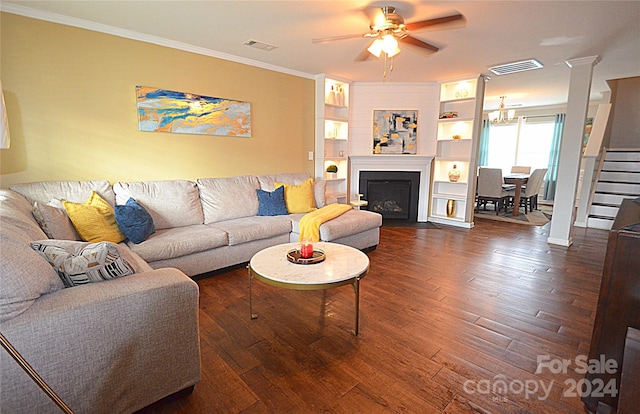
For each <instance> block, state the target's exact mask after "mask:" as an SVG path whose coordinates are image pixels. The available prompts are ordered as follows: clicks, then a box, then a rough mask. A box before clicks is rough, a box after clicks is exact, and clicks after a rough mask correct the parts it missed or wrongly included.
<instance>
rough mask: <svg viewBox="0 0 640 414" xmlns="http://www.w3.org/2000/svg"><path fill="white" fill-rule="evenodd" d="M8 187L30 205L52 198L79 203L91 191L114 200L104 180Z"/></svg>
mask: <svg viewBox="0 0 640 414" xmlns="http://www.w3.org/2000/svg"><path fill="white" fill-rule="evenodd" d="M10 188H11V189H12V190H14V191H17V192H18V193H20V194H22V195H24V196H25V197H26V198H27V200H29V203H30V204H31V205H33V203H34V202H36V201H39V202H41V203H45V204H47V203H48V202H49V201H50V200H51V199H52V198H57V199H59V200H68V201H73V202H76V203H81V202H84V201H85V200H86V199H87V198H89V197H90V196H91V192H92V191H95V192H97V193H98V194H100V197H102V198H104V199H105V200H106V201H107V202H108V203H109V204H111V205H114V204H115V202H116V198H115V195H114V194H113V190H112V189H111V184H109V181H106V180H95V181H42V182H35V183H24V184H15V185H12V186H11V187H10Z"/></svg>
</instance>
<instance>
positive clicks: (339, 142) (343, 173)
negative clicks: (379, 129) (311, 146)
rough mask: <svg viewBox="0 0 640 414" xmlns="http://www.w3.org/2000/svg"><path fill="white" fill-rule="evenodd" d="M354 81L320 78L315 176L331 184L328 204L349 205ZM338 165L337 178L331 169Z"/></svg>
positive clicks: (328, 184) (317, 101)
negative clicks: (351, 100) (351, 107)
mask: <svg viewBox="0 0 640 414" xmlns="http://www.w3.org/2000/svg"><path fill="white" fill-rule="evenodd" d="M349 88H350V81H347V80H344V79H338V78H334V77H329V76H326V75H318V76H317V77H316V143H315V164H314V165H315V168H314V169H315V176H316V179H323V180H326V181H327V189H326V192H325V195H326V200H325V201H326V202H339V203H348V201H349V200H348V196H347V190H348V180H347V177H348V175H349ZM332 164H333V165H336V166H337V167H338V172H337V173H336V175H335V178H334V177H333V176H331V177H330V176H328V175H327V173H326V170H327V167H328V166H330V165H332Z"/></svg>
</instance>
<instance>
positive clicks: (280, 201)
mask: <svg viewBox="0 0 640 414" xmlns="http://www.w3.org/2000/svg"><path fill="white" fill-rule="evenodd" d="M256 194H257V195H258V204H259V206H258V215H259V216H283V215H287V214H289V211H287V205H286V204H285V202H284V187H279V188H276V189H275V190H273V191H266V190H260V189H258V190H256Z"/></svg>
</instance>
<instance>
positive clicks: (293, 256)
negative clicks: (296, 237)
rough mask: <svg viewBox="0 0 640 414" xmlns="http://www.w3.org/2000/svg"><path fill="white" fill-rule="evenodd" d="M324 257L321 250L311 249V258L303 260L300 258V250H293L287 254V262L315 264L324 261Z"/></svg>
mask: <svg viewBox="0 0 640 414" xmlns="http://www.w3.org/2000/svg"><path fill="white" fill-rule="evenodd" d="M326 257H327V256H326V255H325V254H324V252H323V251H322V250H318V249H313V256H311V257H309V258H308V259H305V258H303V257H301V256H300V249H293V250H289V251H288V252H287V260H289V261H290V262H291V263H295V264H316V263H320V262H322V261H324V259H326Z"/></svg>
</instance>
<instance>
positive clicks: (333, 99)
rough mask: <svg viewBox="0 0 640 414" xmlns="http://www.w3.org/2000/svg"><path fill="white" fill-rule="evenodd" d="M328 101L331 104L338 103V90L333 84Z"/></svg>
mask: <svg viewBox="0 0 640 414" xmlns="http://www.w3.org/2000/svg"><path fill="white" fill-rule="evenodd" d="M327 103H328V104H329V105H336V104H337V99H336V91H335V90H334V87H333V85H331V92H329V96H328V98H327Z"/></svg>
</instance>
